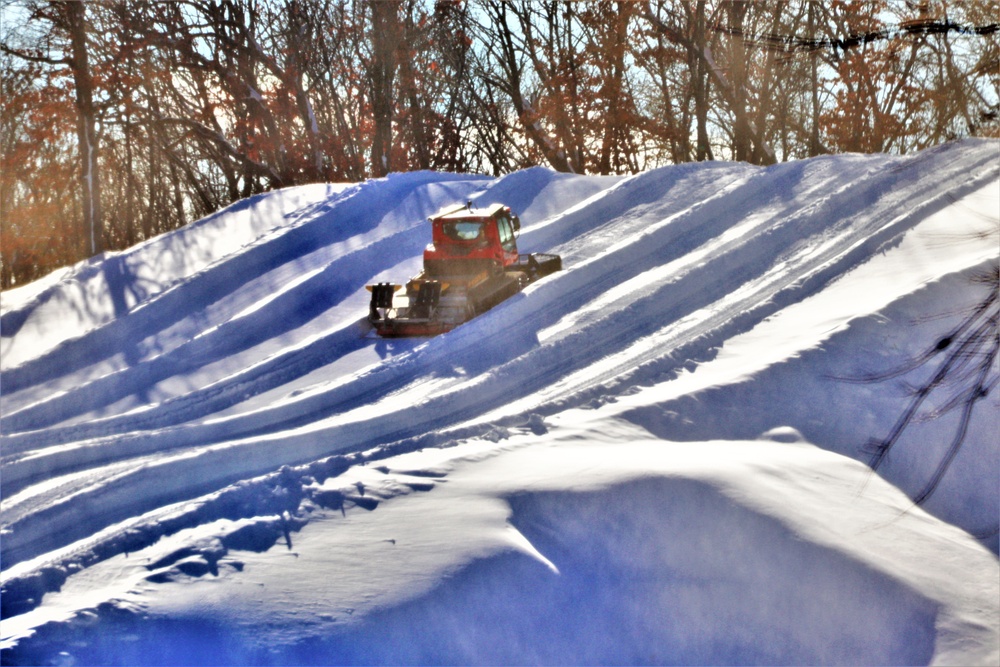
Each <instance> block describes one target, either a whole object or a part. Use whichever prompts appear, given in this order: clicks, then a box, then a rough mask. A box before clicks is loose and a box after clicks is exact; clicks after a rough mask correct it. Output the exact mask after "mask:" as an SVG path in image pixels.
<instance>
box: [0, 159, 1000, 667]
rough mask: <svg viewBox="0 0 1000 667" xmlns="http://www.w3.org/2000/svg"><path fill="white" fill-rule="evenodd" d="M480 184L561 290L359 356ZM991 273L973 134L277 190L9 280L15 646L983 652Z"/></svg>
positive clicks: (999, 230) (749, 660)
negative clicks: (383, 310)
mask: <svg viewBox="0 0 1000 667" xmlns="http://www.w3.org/2000/svg"><path fill="white" fill-rule="evenodd" d="M466 200H472V201H473V202H475V203H478V204H488V203H492V202H502V203H505V204H507V205H509V206H511V207H512V208H513V209H514V210H515V211H516V212H518V213H519V214H520V217H521V220H522V223H523V229H522V233H521V236H520V239H519V246H520V248H521V250H522V252H533V251H539V252H555V253H559V254H561V255H562V257H563V266H564V270H563V271H561V272H559V273H557V274H554V275H552V276H550V277H547V278H545V279H543V280H541V281H539V282H537V283H535V284H533V285H531V286H530V287H529V288H528V289H526V290H525V291H524V292H522V293H520V294H518V295H516V296H515V297H513V298H511V299H510V300H508V301H507V302H505V303H503V304H501V305H499V306H497V307H496V308H494V309H492V310H491V311H489V312H487V313H485V314H483V315H481V316H480V317H478V318H476V319H475V320H473V321H471V322H468V323H466V324H465V325H463V326H461V327H459V328H458V329H456V330H455V331H452V332H450V333H448V334H445V335H442V336H439V337H437V338H433V339H410V340H395V341H389V340H380V339H377V338H374V337H372V335H371V334H370V332H368V331H367V329H366V327H365V326H364V323H363V318H364V316H365V314H366V312H367V300H368V293H367V292H366V291H365V288H364V286H365V285H366V284H368V283H371V282H373V281H379V280H402V279H405V278H406V277H408V276H409V275H412V274H413V273H415V272H416V271H417V270H418V269H419V267H420V262H421V251H422V249H423V246H424V245H425V244H426V243H427V242H428V240H429V229H428V226H427V223H426V219H427V217H428V216H429V215H431V214H432V213H434V212H435V211H436V210H438V209H439V208H441V207H443V206H445V205H448V204H452V203H454V202H464V201H466ZM998 260H1000V143H998V142H996V141H986V140H969V141H964V142H959V143H952V144H948V145H944V146H940V147H937V148H934V149H930V150H927V151H924V152H922V153H920V154H916V155H911V156H904V157H899V156H885V155H868V156H860V155H839V156H828V157H821V158H816V159H811V160H804V161H799V162H791V163H786V164H780V165H776V166H773V167H768V168H758V167H753V166H749V165H746V164H733V163H707V164H689V165H681V166H674V167H668V168H663V169H658V170H655V171H651V172H648V173H644V174H640V175H637V176H634V177H629V178H617V177H593V176H575V175H566V174H557V173H554V172H551V171H549V170H546V169H542V168H535V169H528V170H525V171H522V172H518V173H515V174H511V175H509V176H506V177H503V178H498V179H492V178H486V177H479V176H468V175H455V174H438V173H428V172H420V173H410V174H393V175H391V176H389V177H388V178H385V179H379V180H372V181H368V182H364V183H360V184H346V185H312V186H305V187H299V188H292V189H288V190H282V191H278V192H273V193H269V194H266V195H262V196H259V197H255V198H252V199H249V200H246V201H242V202H239V203H237V204H235V205H233V206H231V207H229V208H228V209H226V210H224V211H221V212H219V213H217V214H215V215H212V216H209V217H207V218H205V219H203V220H199V221H197V222H195V223H192V224H191V225H189V226H187V227H185V228H184V229H181V230H178V231H176V232H173V233H170V234H166V235H164V236H161V237H158V238H155V239H151V240H150V241H148V242H145V243H143V244H141V245H139V246H136V247H135V248H132V249H130V250H128V251H125V252H122V253H115V254H107V255H104V256H101V257H98V258H94V259H93V260H90V261H87V262H84V263H81V264H79V265H77V266H74V267H71V268H67V269H64V270H62V271H59V272H56V273H54V274H52V275H51V276H49V277H47V278H45V279H43V280H40V281H38V282H36V283H33V284H30V285H26V286H24V287H21V288H18V289H14V290H10V291H8V292H4V293H3V294H2V296H0V333H2V339H0V353H2V366H0V389H2V394H0V400H2V414H0V431H2V457H3V458H2V483H3V487H2V491H3V497H2V504H0V509H2V543H0V544H2V575H0V581H2V597H0V602H2V638H0V642H2V644H0V645H2V647H3V661H4V663H5V664H17V663H34V664H39V663H50V664H57V663H58V664H74V663H78V664H96V663H110V664H170V663H187V664H191V663H195V664H200V663H204V664H220V663H254V664H289V663H292V664H333V663H340V664H346V663H424V664H427V663H470V664H471V663H476V664H482V663H492V664H495V663H507V664H511V663H516V664H527V663H543V664H565V663H572V664H582V663H588V664H592V663H671V664H692V663H696V664H721V663H727V664H731V663H741V664H775V663H778V664H781V663H797V664H810V663H821V664H830V663H852V664H894V663H898V664H927V663H935V664H944V663H951V664H996V663H997V662H998V660H1000V562H998V559H997V556H996V553H997V530H998V519H1000V489H998V484H997V480H998V479H1000V456H998V449H1000V444H998V436H997V433H1000V428H998V427H1000V424H998V421H1000V417H998V415H1000V409H998V408H1000V403H998V392H997V391H996V387H995V383H996V377H997V374H998V369H997V363H996V347H995V346H996V328H995V327H996V318H997V302H996V293H997V265H998ZM991 355H992V356H991ZM942 368H946V369H948V368H950V369H951V371H950V372H949V373H942V372H941V369H942ZM937 375H946V376H947V377H946V378H944V379H943V380H942V379H941V378H937V377H936V376H937ZM991 388H992V389H993V391H988V392H986V391H985V390H989V389H991ZM983 393H986V395H985V396H982V394H983ZM967 396H971V397H973V398H970V399H968V400H965V397H967ZM907 415H909V416H910V417H912V418H911V419H909V420H906V419H905V417H906V416H907ZM963 415H964V416H965V417H967V419H963ZM896 436H898V437H896ZM887 442H888V443H890V444H891V447H890V448H889V449H888V450H886V451H885V453H886V455H885V456H884V458H881V459H876V453H877V452H878V451H880V450H879V443H882V444H883V445H884V444H886V443H887ZM876 460H878V466H877V469H876V470H875V471H873V470H872V468H871V467H870V465H871V464H873V463H874V462H875V461H876ZM921 496H926V499H925V500H924V502H922V503H921V504H920V505H919V506H918V505H917V504H915V503H914V499H917V498H920V497H921Z"/></svg>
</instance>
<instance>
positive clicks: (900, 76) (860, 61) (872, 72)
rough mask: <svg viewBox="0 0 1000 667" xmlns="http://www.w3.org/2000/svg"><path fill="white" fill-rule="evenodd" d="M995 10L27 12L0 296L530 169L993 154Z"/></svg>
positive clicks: (412, 4) (500, 1) (300, 3)
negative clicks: (426, 186)
mask: <svg viewBox="0 0 1000 667" xmlns="http://www.w3.org/2000/svg"><path fill="white" fill-rule="evenodd" d="M996 8H997V6H996V4H995V2H992V1H991V0H982V1H976V0H969V1H964V2H957V1H956V2H943V1H937V2H933V1H921V2H913V1H909V0H892V1H890V0H830V1H829V2H812V1H809V0H753V1H747V0H642V1H639V0H627V1H621V2H614V1H611V0H601V1H597V0H595V1H592V2H578V1H569V2H567V1H565V0H367V1H366V0H169V1H165V0H113V1H112V0H108V1H104V0H88V1H87V2H80V1H70V0H48V1H42V0H23V1H22V2H14V3H10V2H8V3H7V4H5V5H4V6H3V10H2V11H3V14H4V15H3V28H2V29H3V35H2V36H0V74H2V91H0V100H2V101H0V104H2V109H0V114H2V118H0V151H2V154H0V159H2V171H0V225H2V229H0V234H2V236H0V251H2V257H0V261H2V265H0V269H2V271H0V287H2V288H7V287H11V286H13V285H20V284H23V283H25V282H27V281H29V280H32V279H34V278H37V277H39V276H41V275H43V274H44V273H46V272H48V271H50V270H52V269H53V268H56V267H58V266H62V265H65V264H67V263H70V262H73V261H76V260H79V259H81V258H83V257H87V256H90V255H92V254H94V253H98V252H101V251H104V250H111V249H119V248H124V247H127V246H130V245H132V244H134V243H136V242H138V241H141V240H143V239H147V238H150V237H152V236H154V235H156V234H159V233H162V232H164V231H167V230H170V229H174V228H176V227H178V226H180V225H182V224H184V223H185V222H188V221H190V220H192V219H194V218H197V217H200V216H203V215H205V214H208V213H210V212H212V211H215V210H217V209H219V208H220V207H222V206H225V205H227V204H229V203H231V202H233V201H235V200H237V199H240V198H243V197H247V196H250V195H253V194H255V193H259V192H263V191H266V190H270V189H273V188H279V187H285V186H290V185H297V184H302V183H309V182H316V181H359V180H362V179H365V178H369V177H373V176H376V177H377V176H381V175H384V174H386V173H388V172H390V171H407V170H416V169H436V170H449V171H460V172H480V173H488V174H495V175H499V174H503V173H507V172H510V171H514V170H517V169H521V168H524V167H527V166H531V165H546V166H548V167H551V168H553V169H556V170H559V171H567V172H569V171H572V172H577V173H600V174H625V173H635V172H637V171H641V170H644V169H648V168H652V167H656V166H660V165H664V164H672V163H681V162H687V161H694V160H711V159H726V160H729V159H735V160H745V161H749V162H753V163H757V164H768V163H772V162H776V161H781V160H789V159H795V158H803V157H808V156H812V155H818V154H821V153H826V152H842V151H856V152H882V151H893V152H908V151H914V150H919V149H922V148H924V147H927V146H930V145H934V144H936V143H940V142H942V141H946V140H949V139H952V138H957V137H964V136H971V135H992V136H997V135H998V114H1000V105H998V96H1000V46H998V35H997V25H996V23H997V15H996Z"/></svg>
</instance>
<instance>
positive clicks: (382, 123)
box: [368, 0, 401, 176]
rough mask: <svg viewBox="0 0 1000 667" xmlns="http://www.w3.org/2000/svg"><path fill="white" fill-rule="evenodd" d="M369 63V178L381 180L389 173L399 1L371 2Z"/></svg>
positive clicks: (398, 28) (398, 30) (398, 35)
mask: <svg viewBox="0 0 1000 667" xmlns="http://www.w3.org/2000/svg"><path fill="white" fill-rule="evenodd" d="M369 6H370V7H371V10H372V33H371V34H372V63H371V67H370V70H369V74H368V76H369V80H370V83H371V103H372V115H373V116H374V120H375V132H374V135H373V137H372V154H371V161H372V174H373V175H375V176H385V175H386V174H388V173H389V171H390V170H391V169H392V164H391V161H390V153H391V152H392V111H393V101H394V100H393V84H394V83H395V79H396V70H397V66H398V63H397V62H396V49H397V46H398V44H399V39H400V32H401V31H400V24H399V7H400V2H399V0H373V1H372V2H370V3H369Z"/></svg>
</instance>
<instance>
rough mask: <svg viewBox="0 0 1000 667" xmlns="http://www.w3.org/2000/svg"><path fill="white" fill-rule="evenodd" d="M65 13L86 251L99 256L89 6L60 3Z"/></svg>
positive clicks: (99, 214)
mask: <svg viewBox="0 0 1000 667" xmlns="http://www.w3.org/2000/svg"><path fill="white" fill-rule="evenodd" d="M58 4H59V5H61V6H60V7H59V9H61V10H62V11H63V12H64V15H65V19H66V29H67V31H68V32H69V36H70V45H71V49H72V56H71V61H72V64H71V69H72V72H73V83H74V86H75V88H76V109H77V138H78V141H79V153H80V184H81V193H82V197H81V201H82V204H83V236H84V238H85V239H86V246H85V247H86V251H87V252H88V253H89V254H91V255H96V254H98V253H100V252H103V251H104V229H103V221H102V211H101V179H100V169H99V166H98V137H97V119H96V113H95V110H94V82H93V78H92V77H91V75H90V59H89V56H88V53H87V23H86V15H85V12H86V5H85V3H83V2H65V3H58Z"/></svg>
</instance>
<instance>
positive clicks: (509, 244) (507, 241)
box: [497, 216, 514, 251]
mask: <svg viewBox="0 0 1000 667" xmlns="http://www.w3.org/2000/svg"><path fill="white" fill-rule="evenodd" d="M497 229H498V231H499V232H500V245H501V246H503V248H504V250H510V251H513V250H514V229H513V227H511V224H510V220H509V219H508V218H507V216H500V217H498V218H497Z"/></svg>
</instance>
